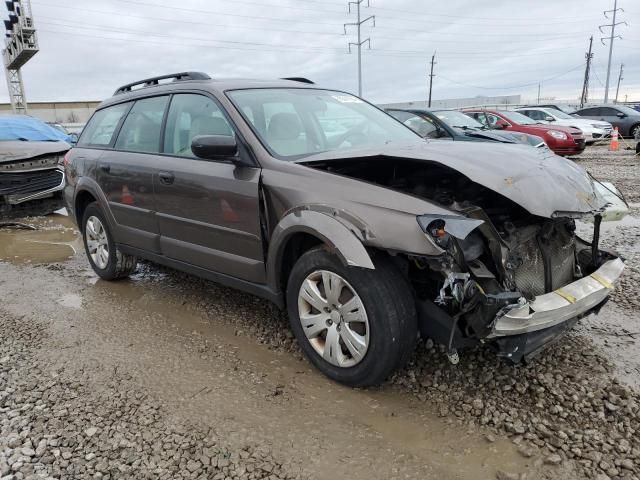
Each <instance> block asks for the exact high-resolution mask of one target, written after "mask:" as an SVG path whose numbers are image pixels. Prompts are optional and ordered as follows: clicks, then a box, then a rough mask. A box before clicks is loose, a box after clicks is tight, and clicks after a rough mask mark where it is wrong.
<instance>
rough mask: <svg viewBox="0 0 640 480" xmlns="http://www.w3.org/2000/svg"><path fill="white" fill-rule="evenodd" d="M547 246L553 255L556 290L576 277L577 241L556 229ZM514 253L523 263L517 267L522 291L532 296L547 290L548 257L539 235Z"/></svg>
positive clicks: (518, 285) (516, 280) (516, 279)
mask: <svg viewBox="0 0 640 480" xmlns="http://www.w3.org/2000/svg"><path fill="white" fill-rule="evenodd" d="M547 248H548V251H549V253H550V256H551V280H552V281H551V285H552V289H553V290H555V289H557V288H560V287H563V286H564V285H567V284H568V283H571V282H572V281H573V280H574V271H575V255H574V251H575V242H574V240H573V238H572V237H570V236H569V235H564V234H560V233H559V232H557V231H556V232H554V234H553V235H552V237H551V238H550V241H549V245H548V247H547ZM514 253H515V254H516V255H517V256H518V257H519V259H520V262H519V263H520V266H519V267H518V268H517V269H516V270H515V282H516V288H517V289H518V291H520V292H522V293H523V294H525V295H526V296H528V297H534V296H536V295H542V294H543V293H545V288H544V287H545V285H544V259H543V256H542V251H541V250H540V245H539V243H538V240H537V237H535V236H533V237H531V238H529V239H528V240H527V241H525V242H523V243H521V244H520V245H518V247H516V249H515V251H514Z"/></svg>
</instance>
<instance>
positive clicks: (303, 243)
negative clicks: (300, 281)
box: [280, 233, 323, 292]
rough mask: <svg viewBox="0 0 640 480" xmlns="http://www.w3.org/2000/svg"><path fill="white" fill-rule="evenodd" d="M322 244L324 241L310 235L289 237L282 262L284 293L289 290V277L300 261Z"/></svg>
mask: <svg viewBox="0 0 640 480" xmlns="http://www.w3.org/2000/svg"><path fill="white" fill-rule="evenodd" d="M322 244H323V242H322V240H320V239H319V238H318V237H315V236H313V235H311V234H310V233H294V234H293V235H291V237H289V239H288V240H287V243H286V245H285V247H284V251H283V252H282V259H281V261H280V287H281V288H282V291H283V292H286V290H287V282H288V281H289V275H290V274H291V270H292V269H293V266H294V265H295V264H296V262H297V261H298V259H299V258H300V257H301V256H302V255H303V254H304V253H305V252H307V251H308V250H311V249H312V248H313V247H316V246H318V245H322Z"/></svg>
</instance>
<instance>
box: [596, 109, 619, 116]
mask: <svg viewBox="0 0 640 480" xmlns="http://www.w3.org/2000/svg"><path fill="white" fill-rule="evenodd" d="M617 114H618V110H616V109H615V108H609V107H600V115H602V116H603V117H615V116H616V115H617Z"/></svg>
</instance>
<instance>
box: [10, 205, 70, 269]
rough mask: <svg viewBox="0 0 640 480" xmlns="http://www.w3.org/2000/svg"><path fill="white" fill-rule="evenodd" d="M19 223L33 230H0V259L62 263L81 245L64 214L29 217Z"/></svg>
mask: <svg viewBox="0 0 640 480" xmlns="http://www.w3.org/2000/svg"><path fill="white" fill-rule="evenodd" d="M20 223H23V224H25V225H30V226H32V227H35V230H30V229H29V230H26V229H14V228H2V229H0V261H4V262H11V263H14V264H34V265H35V264H43V263H56V262H64V261H65V260H68V259H69V258H71V257H72V256H73V255H75V253H76V252H77V251H79V250H80V249H81V248H82V241H81V239H80V236H79V234H78V231H77V230H76V228H75V226H74V224H73V222H72V220H71V219H70V218H69V217H68V216H66V215H61V214H54V215H50V216H47V217H31V218H26V219H22V220H20Z"/></svg>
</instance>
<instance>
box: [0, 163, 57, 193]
mask: <svg viewBox="0 0 640 480" xmlns="http://www.w3.org/2000/svg"><path fill="white" fill-rule="evenodd" d="M62 179H63V175H62V172H61V171H60V170H58V169H57V168H56V169H51V170H36V171H32V172H16V173H0V195H27V194H30V193H38V192H42V191H44V190H49V189H51V188H55V187H58V186H60V184H61V183H62Z"/></svg>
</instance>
